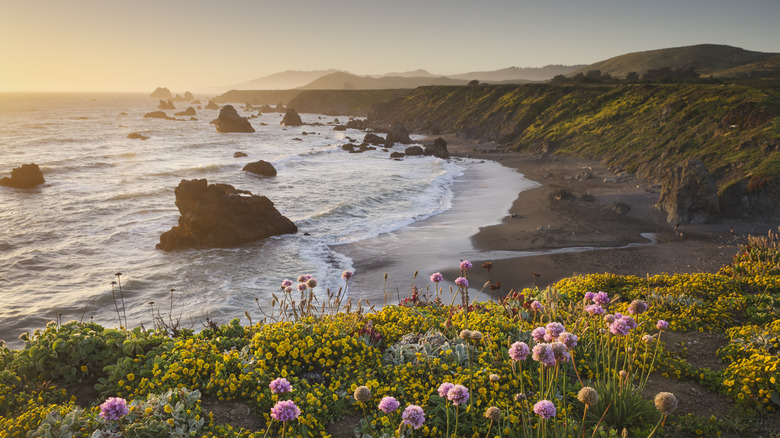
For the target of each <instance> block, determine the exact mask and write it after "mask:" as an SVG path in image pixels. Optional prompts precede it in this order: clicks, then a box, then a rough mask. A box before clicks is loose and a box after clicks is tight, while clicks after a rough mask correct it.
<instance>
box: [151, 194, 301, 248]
mask: <svg viewBox="0 0 780 438" xmlns="http://www.w3.org/2000/svg"><path fill="white" fill-rule="evenodd" d="M175 194H176V207H177V208H178V209H179V212H180V213H181V216H180V217H179V224H178V225H176V226H174V227H173V228H171V229H170V230H168V231H166V232H164V233H163V234H162V235H160V243H159V244H157V246H156V247H157V249H161V250H163V251H173V250H176V249H182V248H229V247H234V246H238V245H242V244H245V243H249V242H254V241H257V240H261V239H265V238H267V237H271V236H276V235H280V234H292V233H296V232H297V231H298V227H297V226H296V225H295V224H294V223H293V222H292V221H291V220H290V219H288V218H286V217H285V216H283V215H282V214H281V213H280V212H279V211H278V210H277V209H276V208H275V207H274V203H273V202H271V200H270V199H268V198H267V197H265V196H258V195H253V194H252V193H250V192H248V191H246V190H238V189H236V188H235V187H233V186H231V185H229V184H209V183H208V181H207V180H205V179H193V180H182V181H181V182H180V183H179V185H178V186H177V187H176V190H175Z"/></svg>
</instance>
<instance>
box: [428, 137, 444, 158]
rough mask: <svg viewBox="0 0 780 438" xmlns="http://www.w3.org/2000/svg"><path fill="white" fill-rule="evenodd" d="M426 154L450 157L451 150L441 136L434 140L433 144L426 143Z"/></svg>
mask: <svg viewBox="0 0 780 438" xmlns="http://www.w3.org/2000/svg"><path fill="white" fill-rule="evenodd" d="M423 154H424V155H433V156H434V157H437V158H449V157H450V152H449V151H448V150H447V142H446V141H445V140H444V139H443V138H441V137H439V138H437V139H436V140H434V141H433V144H430V145H426V146H425V150H424V151H423Z"/></svg>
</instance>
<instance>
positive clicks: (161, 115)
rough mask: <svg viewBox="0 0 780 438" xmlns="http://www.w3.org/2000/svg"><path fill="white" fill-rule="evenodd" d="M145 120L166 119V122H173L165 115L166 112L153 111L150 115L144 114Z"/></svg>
mask: <svg viewBox="0 0 780 438" xmlns="http://www.w3.org/2000/svg"><path fill="white" fill-rule="evenodd" d="M144 118H145V119H166V120H172V119H171V118H170V117H168V114H165V111H152V112H150V113H146V114H144Z"/></svg>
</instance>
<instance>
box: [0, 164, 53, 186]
mask: <svg viewBox="0 0 780 438" xmlns="http://www.w3.org/2000/svg"><path fill="white" fill-rule="evenodd" d="M45 182H46V180H44V179H43V173H42V172H41V168H40V167H38V165H37V164H35V163H30V164H24V165H22V166H21V167H15V168H14V169H13V170H11V177H10V178H9V177H4V178H0V186H6V187H16V188H20V189H31V188H33V187H36V186H39V185H41V184H43V183H45Z"/></svg>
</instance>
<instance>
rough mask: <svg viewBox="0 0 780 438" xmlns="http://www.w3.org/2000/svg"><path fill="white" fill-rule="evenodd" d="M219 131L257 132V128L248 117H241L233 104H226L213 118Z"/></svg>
mask: <svg viewBox="0 0 780 438" xmlns="http://www.w3.org/2000/svg"><path fill="white" fill-rule="evenodd" d="M211 123H213V124H214V125H215V126H216V127H217V132H255V128H253V127H252V124H251V123H249V120H247V119H246V117H241V116H240V115H239V114H238V112H237V111H236V109H235V108H233V105H225V106H223V107H222V109H221V110H219V116H218V117H217V118H216V119H214V120H212V121H211Z"/></svg>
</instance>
